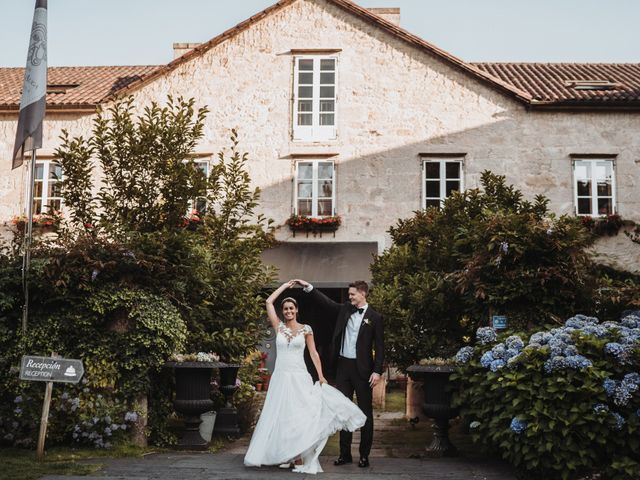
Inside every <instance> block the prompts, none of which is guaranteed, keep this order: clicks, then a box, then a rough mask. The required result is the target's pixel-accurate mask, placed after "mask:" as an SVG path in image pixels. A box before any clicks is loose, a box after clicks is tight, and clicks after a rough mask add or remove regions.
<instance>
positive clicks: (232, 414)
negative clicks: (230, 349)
mask: <svg viewBox="0 0 640 480" xmlns="http://www.w3.org/2000/svg"><path fill="white" fill-rule="evenodd" d="M241 366H242V365H239V364H233V363H222V364H220V391H221V392H222V394H223V395H224V400H225V405H224V407H222V408H221V409H220V410H219V411H218V416H217V418H216V425H215V428H214V430H213V433H215V434H221V435H238V434H239V433H240V427H239V425H238V410H236V407H235V406H234V405H233V394H234V393H236V390H237V389H238V385H237V384H236V383H237V379H238V369H239V368H240V367H241Z"/></svg>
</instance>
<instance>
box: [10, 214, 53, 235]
mask: <svg viewBox="0 0 640 480" xmlns="http://www.w3.org/2000/svg"><path fill="white" fill-rule="evenodd" d="M28 220H29V219H28V218H27V217H26V215H16V216H14V217H12V218H11V224H12V225H13V226H14V227H15V228H16V230H17V231H18V232H25V231H26V229H27V223H28ZM60 222H62V212H59V211H56V210H53V211H51V212H49V213H41V214H38V215H34V216H33V228H34V229H38V230H40V231H54V230H55V229H56V228H57V227H58V226H59V225H60Z"/></svg>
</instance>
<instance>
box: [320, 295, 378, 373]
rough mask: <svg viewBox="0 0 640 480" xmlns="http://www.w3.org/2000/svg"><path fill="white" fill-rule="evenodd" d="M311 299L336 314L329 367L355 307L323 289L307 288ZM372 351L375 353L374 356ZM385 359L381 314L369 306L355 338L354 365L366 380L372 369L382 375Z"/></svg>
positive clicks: (335, 362)
mask: <svg viewBox="0 0 640 480" xmlns="http://www.w3.org/2000/svg"><path fill="white" fill-rule="evenodd" d="M309 294H310V295H312V297H313V300H314V301H316V302H317V303H319V304H321V305H322V306H323V307H324V308H325V309H326V311H328V312H330V313H331V315H332V316H334V318H336V327H335V330H334V331H333V336H332V337H331V346H330V350H329V361H330V362H331V367H332V370H335V368H336V367H337V365H338V357H339V356H340V350H341V348H342V342H343V341H344V334H345V330H346V327H347V322H348V321H349V317H350V316H351V314H352V313H353V311H354V307H353V306H352V305H351V304H350V303H349V302H346V303H337V302H334V301H333V300H331V299H330V298H328V297H327V296H326V295H324V294H323V293H322V292H320V291H318V289H317V288H314V289H313V290H311V292H309ZM374 352H375V357H374ZM383 363H384V328H383V320H382V315H380V314H379V313H378V312H376V311H375V310H374V309H373V308H371V306H368V307H367V310H366V311H365V312H364V318H363V321H362V323H361V324H360V330H359V331H358V340H357V341H356V365H357V367H358V373H359V375H360V376H361V377H362V378H363V379H365V380H367V382H368V381H369V377H370V376H371V374H372V373H373V372H375V373H377V374H379V375H382V365H383Z"/></svg>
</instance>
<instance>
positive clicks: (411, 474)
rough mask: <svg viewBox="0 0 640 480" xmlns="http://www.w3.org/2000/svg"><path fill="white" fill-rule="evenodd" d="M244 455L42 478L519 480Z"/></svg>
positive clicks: (147, 460) (416, 465)
mask: <svg viewBox="0 0 640 480" xmlns="http://www.w3.org/2000/svg"><path fill="white" fill-rule="evenodd" d="M242 459H243V455H241V454H232V453H218V454H215V455H212V454H186V453H185V454H179V453H178V454H164V455H147V456H146V457H144V458H136V459H130V458H128V459H106V461H105V460H104V459H103V460H99V461H100V463H103V464H105V468H104V469H103V470H102V471H100V472H98V473H96V474H94V475H90V476H84V477H80V476H77V477H76V476H60V475H49V476H46V477H43V479H42V480H190V479H194V480H209V479H211V480H213V479H215V480H218V479H220V480H222V479H224V480H248V479H262V478H264V479H280V478H282V479H301V478H318V480H349V479H351V478H357V479H362V480H367V479H371V480H417V479H432V480H437V479H441V480H515V478H516V477H515V476H514V475H513V474H512V473H511V472H510V471H509V470H508V469H505V467H501V466H496V465H495V464H488V463H478V462H477V461H470V460H464V459H459V458H457V459H437V460H436V459H429V460H419V459H410V458H375V459H373V458H372V459H371V466H370V467H369V468H366V469H363V468H358V467H357V466H356V465H345V466H342V467H335V466H333V463H332V460H333V457H321V459H320V460H321V464H322V467H323V469H324V471H325V473H323V474H320V475H319V476H317V475H301V474H297V473H292V472H290V471H288V470H280V469H278V468H277V467H269V468H265V467H263V468H260V469H252V468H246V467H245V466H244V465H243V464H242Z"/></svg>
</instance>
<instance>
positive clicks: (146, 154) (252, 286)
mask: <svg viewBox="0 0 640 480" xmlns="http://www.w3.org/2000/svg"><path fill="white" fill-rule="evenodd" d="M194 105H195V101H194V100H193V99H191V100H183V99H177V100H174V99H172V98H169V100H168V102H167V104H166V105H165V106H162V107H161V106H159V105H157V104H155V103H154V104H152V105H151V106H149V107H147V108H146V109H145V110H144V112H143V113H142V114H141V115H138V116H137V115H136V114H135V105H134V103H133V100H132V99H131V98H129V99H125V100H123V101H120V102H117V103H115V104H114V105H113V106H112V107H111V108H109V109H108V110H107V111H106V112H100V113H99V114H98V117H97V119H96V120H95V122H94V125H93V131H92V134H91V136H90V137H89V138H82V137H72V136H71V135H70V134H69V133H68V132H63V135H62V144H61V146H60V148H58V149H57V151H56V159H57V161H59V162H60V163H61V165H62V168H63V171H64V173H65V175H64V179H63V182H62V195H63V199H64V204H65V207H66V208H67V209H68V210H69V212H70V218H69V221H68V222H67V224H66V225H65V226H64V227H63V228H61V229H60V230H59V232H58V235H57V237H55V238H43V239H40V241H39V242H37V243H36V244H35V245H34V248H33V251H32V259H33V263H32V274H31V279H32V280H31V282H32V283H31V292H32V293H31V295H32V296H31V308H30V318H29V331H28V333H27V335H26V336H23V335H22V334H21V333H20V328H19V322H20V307H21V289H20V268H19V265H20V262H19V258H18V257H17V252H16V251H15V250H14V251H13V252H7V253H6V254H3V255H0V285H2V286H3V289H2V294H0V351H2V352H4V354H3V356H2V358H0V363H2V364H5V363H6V364H7V365H15V364H17V363H18V359H19V357H20V356H21V355H22V354H24V353H27V352H28V353H29V354H42V355H49V354H50V353H51V352H52V351H56V352H57V353H59V354H60V355H63V356H69V357H72V358H82V359H84V360H85V364H86V369H87V375H88V376H87V378H88V381H89V383H88V384H86V385H84V386H82V387H80V388H81V389H88V390H89V391H88V392H85V390H81V391H80V392H79V395H80V396H79V397H78V398H80V400H79V401H80V402H81V403H80V409H81V410H82V416H83V418H84V416H86V415H88V416H89V417H91V415H94V416H100V415H102V416H104V415H105V413H104V412H102V413H100V412H99V411H97V410H95V409H97V408H98V405H99V404H100V402H96V399H99V398H102V399H109V402H110V403H109V404H110V405H116V404H117V405H124V407H127V406H128V407H129V408H133V405H135V403H136V402H139V401H140V399H141V397H148V398H149V400H150V418H151V422H150V435H151V438H153V439H154V441H157V442H159V443H167V442H168V441H170V435H168V434H167V430H166V425H165V424H164V422H165V421H166V412H167V411H170V404H169V405H168V404H167V402H169V400H170V396H169V392H167V391H166V388H169V386H170V384H168V383H167V382H166V378H164V377H161V375H162V374H161V367H162V365H163V364H164V362H165V361H166V360H167V359H168V358H169V356H170V355H171V354H172V353H174V352H177V351H183V352H184V351H187V352H193V351H215V352H217V353H219V354H220V355H221V357H222V359H223V360H238V359H240V358H242V357H244V356H245V355H246V354H247V352H249V351H250V350H252V349H253V348H254V347H255V345H256V344H257V343H258V342H259V340H260V335H261V333H262V331H263V327H262V324H263V322H262V315H263V308H262V307H263V298H262V289H263V287H264V285H266V284H268V283H269V282H270V280H271V271H270V270H269V269H267V268H266V267H265V266H264V265H263V264H262V262H261V257H260V255H261V252H262V251H263V250H264V249H265V248H267V247H268V246H270V245H271V244H272V242H273V234H272V227H271V222H270V220H267V219H265V218H264V217H262V216H261V215H258V214H257V213H256V212H255V210H256V207H257V206H258V201H259V196H260V191H259V189H257V188H253V187H252V186H251V181H250V177H249V175H248V173H247V171H246V163H247V161H248V155H247V154H246V153H244V154H242V153H240V151H239V149H238V145H239V142H238V136H237V132H236V131H232V132H231V137H230V141H231V148H230V149H229V150H228V152H221V153H220V154H219V155H218V157H217V161H215V162H214V164H213V165H211V168H210V174H209V175H208V176H206V175H205V174H204V173H203V172H202V171H201V170H200V169H199V168H197V166H196V165H195V164H194V161H193V158H194V157H193V151H194V148H195V146H196V145H197V142H198V141H199V140H200V139H201V138H202V135H203V123H204V118H205V115H206V112H207V111H206V108H200V109H197V110H196V108H195V107H194ZM97 167H99V168H97ZM97 170H99V171H101V172H102V173H103V175H101V176H99V177H98V176H97V175H96V174H95V172H96V171H97ZM195 205H200V206H202V207H203V208H201V211H195V210H194V209H193V206H195ZM32 333H37V334H36V335H32ZM3 371H5V370H3ZM22 388H23V386H22V385H21V384H20V383H18V382H16V381H15V379H14V378H13V376H12V375H9V373H8V369H7V371H6V372H5V374H2V375H0V390H2V394H1V395H0V396H2V400H4V401H7V402H8V403H6V404H7V405H11V401H12V399H13V397H16V396H20V395H21V393H22V390H21V389H22ZM163 389H164V390H163ZM85 398H86V401H85V400H84V399H85ZM102 403H103V404H104V402H102ZM124 407H123V408H124ZM92 409H94V410H95V411H94V410H92ZM0 410H2V409H1V408H0ZM5 413H6V414H7V415H6V418H10V416H11V415H12V414H11V412H3V411H0V417H3V418H4V417H5V415H4V414H5ZM101 418H102V417H101ZM26 424H28V422H26V423H25V425H26ZM71 433H72V432H69V431H61V432H59V435H58V438H67V439H68V438H69V436H70V435H71Z"/></svg>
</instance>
